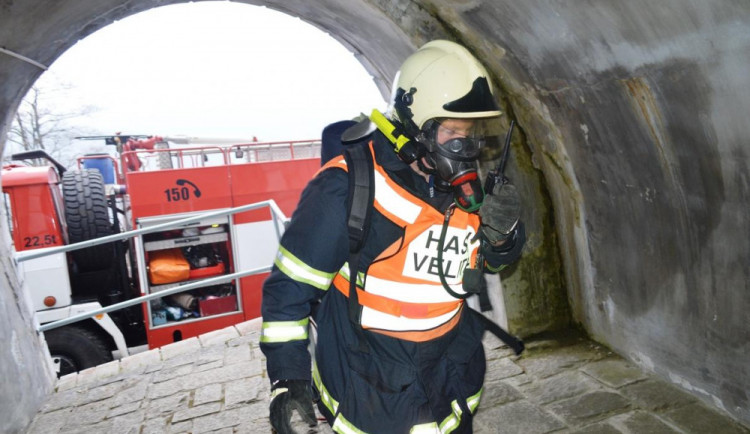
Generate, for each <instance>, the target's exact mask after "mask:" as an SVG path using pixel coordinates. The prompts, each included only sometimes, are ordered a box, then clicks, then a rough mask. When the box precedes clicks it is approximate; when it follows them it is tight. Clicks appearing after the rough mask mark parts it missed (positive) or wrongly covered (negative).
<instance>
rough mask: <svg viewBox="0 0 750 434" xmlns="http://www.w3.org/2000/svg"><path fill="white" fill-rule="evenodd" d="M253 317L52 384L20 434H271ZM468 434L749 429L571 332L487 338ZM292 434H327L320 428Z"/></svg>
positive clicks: (322, 425)
mask: <svg viewBox="0 0 750 434" xmlns="http://www.w3.org/2000/svg"><path fill="white" fill-rule="evenodd" d="M259 336H260V334H259V323H258V321H257V320H256V321H250V322H247V323H242V324H239V325H237V326H234V327H229V328H226V329H223V330H218V331H215V332H212V333H209V334H206V335H202V336H200V337H198V338H191V339H188V340H185V341H182V342H178V343H175V344H171V345H168V346H165V347H163V348H161V349H159V350H151V351H147V352H143V353H140V354H136V355H133V356H130V357H126V358H124V359H122V360H120V361H114V362H111V363H108V364H105V365H100V366H97V367H96V368H92V369H88V370H86V371H82V372H80V373H78V374H72V375H68V376H65V377H63V378H61V379H59V381H58V383H57V385H56V388H55V391H54V393H53V394H52V395H51V396H50V397H49V398H48V400H47V402H46V403H45V405H44V406H43V407H42V409H41V410H40V411H39V413H38V414H37V416H36V417H35V419H34V420H33V422H32V424H31V426H30V427H29V429H28V431H27V434H42V433H117V434H120V433H123V434H150V433H195V434H197V433H216V434H231V433H269V432H270V431H271V429H270V425H269V423H268V396H269V384H268V379H267V378H266V376H265V359H264V357H263V354H262V353H261V352H260V349H259V347H258V340H259ZM485 347H486V348H487V359H488V370H487V377H486V381H485V391H484V394H483V396H482V402H481V405H480V407H479V412H478V413H477V415H476V417H475V424H474V431H475V433H486V434H489V433H524V434H525V433H597V434H598V433H603V434H609V433H612V434H617V433H638V434H640V433H683V434H692V433H696V434H698V433H700V434H704V433H712V434H713V433H728V434H729V433H737V434H740V433H745V434H750V428H748V427H745V426H742V425H740V424H738V423H737V422H736V421H734V420H732V419H731V418H730V417H728V416H727V415H725V414H723V413H721V412H719V411H718V410H716V409H714V408H711V407H708V406H706V405H704V404H703V403H701V402H700V401H698V400H697V399H696V398H694V397H692V396H691V395H689V394H687V393H685V392H683V391H682V390H680V389H677V388H675V387H673V386H672V385H670V384H668V383H666V382H664V381H661V380H659V379H657V378H654V377H653V376H651V375H649V374H646V373H644V372H642V371H641V370H639V369H638V368H636V367H635V366H633V365H632V364H630V363H628V362H627V361H625V360H624V359H622V358H620V357H618V356H617V355H616V354H614V353H612V352H610V351H609V350H608V349H607V348H605V347H602V346H600V345H598V344H596V343H594V342H592V341H590V340H588V339H586V338H584V337H582V336H580V335H577V334H575V333H574V332H570V333H567V334H565V335H559V336H555V337H548V338H537V339H532V340H529V341H528V342H527V351H526V352H524V354H523V355H522V356H521V357H516V356H515V355H513V352H512V351H511V350H509V349H508V348H507V347H504V346H501V345H499V343H498V342H497V341H493V340H490V339H488V340H487V341H486V342H485ZM295 426H296V427H297V429H298V432H300V433H304V432H307V433H308V434H309V433H316V432H317V433H331V430H330V428H329V427H328V426H327V425H326V424H325V422H321V423H320V424H319V425H318V427H317V428H312V429H309V428H308V427H307V426H306V425H305V424H303V423H302V422H301V421H300V420H297V422H296V425H295Z"/></svg>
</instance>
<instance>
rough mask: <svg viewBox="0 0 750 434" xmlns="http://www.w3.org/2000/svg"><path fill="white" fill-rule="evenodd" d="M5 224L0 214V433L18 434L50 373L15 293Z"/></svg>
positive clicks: (23, 300)
mask: <svg viewBox="0 0 750 434" xmlns="http://www.w3.org/2000/svg"><path fill="white" fill-rule="evenodd" d="M6 221H7V220H6V215H5V212H4V211H3V210H0V262H2V269H3V270H4V272H3V273H2V274H1V275H0V343H1V345H2V351H0V389H1V390H2V393H0V421H2V423H1V425H0V431H2V432H4V433H21V432H24V431H25V428H26V426H27V425H28V424H29V423H30V422H31V419H32V418H33V417H34V416H35V415H36V412H37V410H38V409H39V407H40V406H41V405H42V403H43V402H44V400H45V399H46V398H47V396H48V394H49V393H50V390H52V384H53V381H54V373H53V369H52V365H51V363H50V362H49V353H48V352H47V350H46V348H45V346H44V343H43V341H42V339H41V338H40V336H39V335H37V333H36V331H35V328H34V327H33V317H32V315H33V313H32V311H31V300H30V299H29V298H28V297H26V296H25V295H24V294H23V293H22V292H20V291H18V290H17V288H18V287H19V284H18V280H17V279H16V275H15V273H13V272H12V270H13V264H12V263H11V261H12V260H11V259H10V258H11V255H10V251H9V246H10V245H11V241H10V238H9V237H8V236H7V235H6V234H7V233H8V228H7V226H6V223H5V222H6Z"/></svg>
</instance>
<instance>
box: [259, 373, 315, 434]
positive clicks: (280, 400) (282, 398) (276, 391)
mask: <svg viewBox="0 0 750 434" xmlns="http://www.w3.org/2000/svg"><path fill="white" fill-rule="evenodd" d="M310 387H311V386H310V382H309V381H305V380H279V381H277V382H276V383H274V384H273V386H272V387H271V405H270V413H271V426H272V427H273V429H274V431H275V432H277V433H279V434H295V431H294V430H293V429H292V425H291V424H290V423H289V422H290V420H291V419H292V410H294V409H296V410H297V413H299V415H300V416H302V419H303V420H304V421H305V422H307V423H308V425H310V426H311V427H312V426H315V425H317V424H318V421H317V419H316V418H315V410H313V406H312V403H313V398H312V390H311V389H310Z"/></svg>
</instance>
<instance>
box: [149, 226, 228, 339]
mask: <svg viewBox="0 0 750 434" xmlns="http://www.w3.org/2000/svg"><path fill="white" fill-rule="evenodd" d="M183 217H184V216H183ZM175 218H179V217H177V216H175ZM163 220H164V219H163V218H162V219H159V221H154V222H153V223H162V222H163ZM147 223H152V222H148V221H147ZM227 223H228V219H227V218H226V217H225V218H223V219H220V220H217V219H213V220H212V221H208V222H200V223H196V224H193V225H187V226H183V227H181V228H179V229H169V230H165V231H161V232H154V233H151V234H147V235H144V236H143V244H142V246H143V248H142V255H143V256H142V257H143V259H144V263H145V264H146V266H147V271H148V272H147V276H148V286H147V291H148V293H155V292H160V291H165V290H167V289H171V288H175V287H178V286H183V285H187V284H191V283H195V282H200V281H202V280H206V279H210V278H214V277H216V276H221V275H224V274H229V273H232V272H233V269H234V263H233V261H232V242H231V233H230V231H229V230H228V228H229V225H228V224H227ZM164 256H169V257H179V258H180V259H181V260H182V262H181V263H183V264H184V268H185V270H184V271H183V274H181V275H180V276H179V279H174V280H171V281H168V280H164V279H161V280H159V279H154V278H153V277H154V271H155V270H154V269H153V268H154V267H153V265H154V264H155V263H158V262H155V259H156V260H158V259H159V258H161V257H164ZM240 309H241V301H240V297H239V295H238V285H237V281H232V282H229V283H221V284H217V285H211V286H204V287H199V288H194V289H189V290H187V291H184V292H179V293H176V294H172V295H167V296H164V297H162V298H159V299H154V300H151V302H150V303H149V304H148V307H147V309H146V310H147V316H148V318H149V319H150V321H149V323H150V325H149V329H163V328H165V327H170V326H175V325H182V324H185V323H186V322H193V321H199V320H200V321H206V320H208V319H210V318H212V317H217V318H218V317H220V316H223V315H226V314H230V313H237V312H240Z"/></svg>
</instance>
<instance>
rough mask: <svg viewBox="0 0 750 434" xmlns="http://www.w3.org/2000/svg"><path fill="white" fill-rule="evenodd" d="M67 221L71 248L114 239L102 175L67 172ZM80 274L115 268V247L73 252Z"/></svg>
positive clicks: (86, 171)
mask: <svg viewBox="0 0 750 434" xmlns="http://www.w3.org/2000/svg"><path fill="white" fill-rule="evenodd" d="M62 192H63V201H64V203H65V220H66V223H67V226H68V241H69V243H70V244H73V243H79V242H81V241H88V240H92V239H94V238H100V237H104V236H107V235H111V234H112V233H113V231H112V223H111V222H110V220H109V209H108V208H107V198H106V196H105V192H104V180H103V178H102V175H101V173H99V171H98V170H94V169H83V170H75V171H72V170H71V171H67V172H65V173H64V174H63V179H62ZM70 254H71V256H72V257H73V261H74V262H75V263H76V266H77V267H78V271H81V272H86V271H100V270H104V269H106V268H109V267H111V266H112V262H113V260H114V246H113V244H112V243H107V244H100V245H98V246H94V247H88V248H86V249H80V250H74V251H72V252H70Z"/></svg>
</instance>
